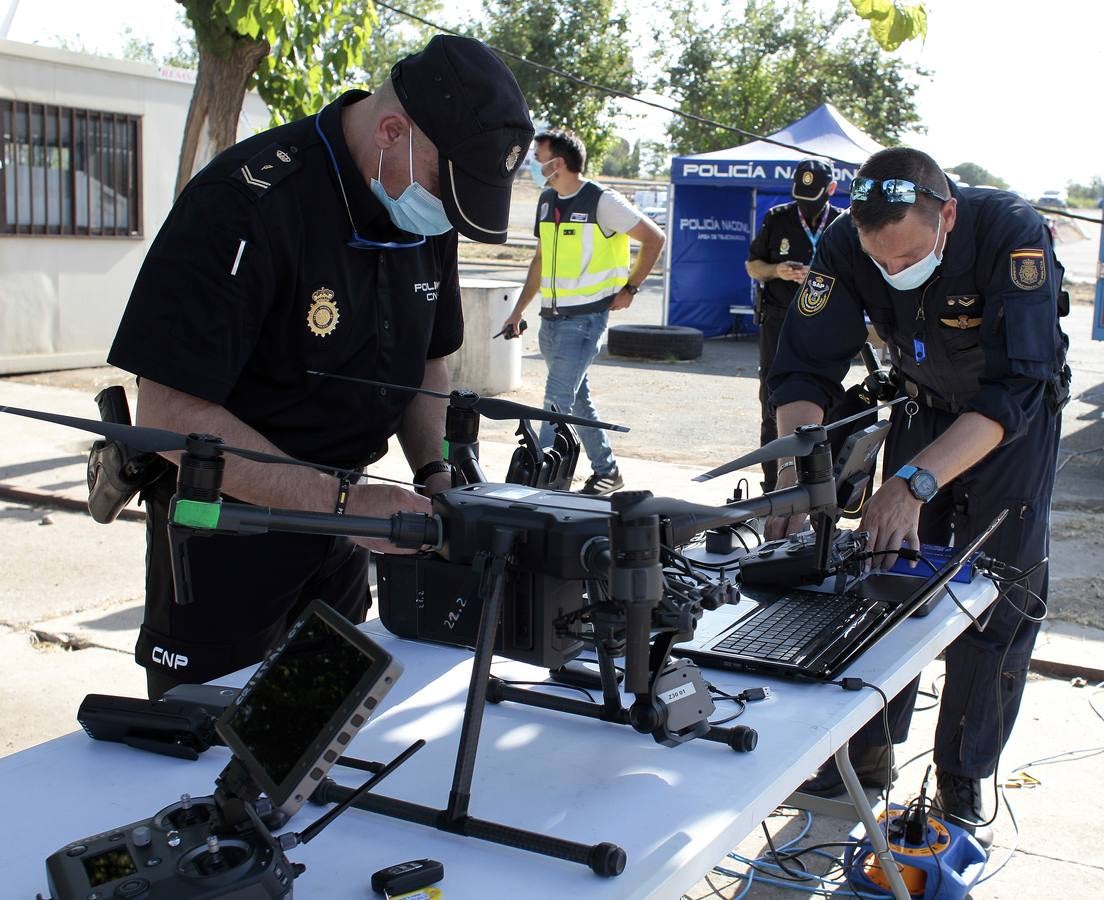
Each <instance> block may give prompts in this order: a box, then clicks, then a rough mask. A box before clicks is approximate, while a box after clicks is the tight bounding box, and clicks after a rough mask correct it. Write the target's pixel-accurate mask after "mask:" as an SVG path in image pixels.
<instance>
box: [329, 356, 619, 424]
mask: <svg viewBox="0 0 1104 900" xmlns="http://www.w3.org/2000/svg"><path fill="white" fill-rule="evenodd" d="M307 374H308V375H317V376H319V377H320V378H337V379H339V380H340V381H353V382H356V383H357V384H366V385H369V386H370V387H381V388H387V389H388V390H395V391H408V392H409V393H411V394H425V395H426V396H427V397H440V398H441V399H443V400H452V399H454V398H457V399H459V400H460V401H461V402H462V403H463V405H464V406H465V407H466V408H468V409H474V410H475V411H476V412H477V413H479V415H481V416H486V417H487V418H488V419H496V420H503V419H536V420H537V421H538V422H566V423H567V424H569V425H584V426H586V427H588V428H604V429H606V430H607V431H621V432H627V431H628V430H629V428H628V426H626V425H614V424H611V423H610V422H597V421H595V420H594V419H584V418H582V417H580V416H571V415H568V414H567V413H559V412H554V411H552V410H550V409H544V408H543V407H540V406H526V405H525V404H523V403H515V402H514V401H512V400H499V399H498V398H495V397H480V396H479V395H478V394H477V393H476V392H475V391H453V392H452V393H451V394H445V393H442V392H441V391H431V390H429V389H428V388H421V387H409V386H407V385H405V384H390V383H389V382H386V381H373V380H371V379H370V378H354V377H353V376H352V375H333V374H331V373H329V372H317V371H315V370H314V369H308V370H307Z"/></svg>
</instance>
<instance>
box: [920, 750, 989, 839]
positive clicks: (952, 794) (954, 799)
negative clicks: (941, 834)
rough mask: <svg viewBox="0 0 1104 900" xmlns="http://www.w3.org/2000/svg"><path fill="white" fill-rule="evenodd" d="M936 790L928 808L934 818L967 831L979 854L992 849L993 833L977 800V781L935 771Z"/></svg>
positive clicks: (981, 804) (987, 817) (983, 805)
mask: <svg viewBox="0 0 1104 900" xmlns="http://www.w3.org/2000/svg"><path fill="white" fill-rule="evenodd" d="M935 781H936V785H937V790H936V792H935V799H934V800H933V801H932V805H933V806H934V807H935V813H936V815H938V816H940V817H941V818H943V819H946V820H947V821H948V822H950V823H951V824H952V825H957V826H958V827H959V828H961V829H962V830H963V831H968V832H969V833H970V834H972V835H973V836H974V839H975V840H976V841H977V842H978V843H979V844H980V845H981V849H982V850H988V849H989V848H990V847H992V846H993V829H992V828H991V827H989V825H988V821H989V816H987V815H986V814H985V804H984V803H983V802H982V799H981V780H980V779H978V778H967V777H966V776H965V775H953V774H951V773H950V772H940V771H938V770H937V771H936V773H935Z"/></svg>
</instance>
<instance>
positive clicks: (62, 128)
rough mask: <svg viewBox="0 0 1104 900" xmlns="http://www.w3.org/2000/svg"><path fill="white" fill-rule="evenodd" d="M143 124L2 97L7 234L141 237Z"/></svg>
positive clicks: (2, 220)
mask: <svg viewBox="0 0 1104 900" xmlns="http://www.w3.org/2000/svg"><path fill="white" fill-rule="evenodd" d="M141 134H142V130H141V119H140V118H139V117H138V116H129V115H124V114H120V113H109V112H97V111H95V110H89V109H74V108H72V107H68V106H54V105H52V104H48V103H27V102H23V101H20V100H4V99H0V141H2V143H0V234H20V235H35V234H45V235H52V234H61V235H96V236H123V237H138V236H141V233H142V215H141V214H142V182H141V152H140V140H141Z"/></svg>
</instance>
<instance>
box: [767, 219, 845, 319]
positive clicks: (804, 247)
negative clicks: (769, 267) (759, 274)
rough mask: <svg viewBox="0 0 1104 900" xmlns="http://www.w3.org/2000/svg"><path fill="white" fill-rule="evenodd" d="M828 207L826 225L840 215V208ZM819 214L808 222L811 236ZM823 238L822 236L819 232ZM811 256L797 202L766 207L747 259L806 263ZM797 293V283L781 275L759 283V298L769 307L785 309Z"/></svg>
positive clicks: (815, 227)
mask: <svg viewBox="0 0 1104 900" xmlns="http://www.w3.org/2000/svg"><path fill="white" fill-rule="evenodd" d="M827 206H828V224H829V225H831V224H832V223H833V222H834V221H835V220H836V219H837V218H838V217H839V215H840V209H839V208H838V207H836V206H832V204H831V203H830V202H829V203H828V204H827ZM823 215H824V212H823V210H822V211H821V215H820V216H817V218H816V221H815V222H813V223H811V225H810V228H811V230H812V232H813V234H814V235H815V234H816V232H817V229H818V228H819V227H820V220H821V216H823ZM821 236H822V237H823V235H821ZM812 257H813V244H812V241H810V240H809V236H808V235H807V234H806V232H805V229H804V228H803V227H802V222H801V218H800V212H799V210H798V208H797V201H796V200H793V201H790V202H789V203H780V204H779V205H778V206H772V207H771V208H770V209H768V210H767V214H766V215H765V216H764V217H763V225H762V227H761V228H760V229H759V233H758V234H756V235H755V239H754V240H753V241H752V242H751V246H750V247H749V248H748V259H749V260H753V259H757V260H760V261H762V262H765V263H780V262H799V263H801V264H803V265H808V264H809V260H811V259H812ZM796 293H797V285H796V284H794V283H793V282H792V281H786V280H785V279H784V278H771V279H769V280H767V281H766V282H764V283H763V299H764V301H765V302H767V303H769V304H770V305H771V306H777V307H780V308H782V309H789V306H790V302H791V301H792V300H793V298H794V295H795V294H796Z"/></svg>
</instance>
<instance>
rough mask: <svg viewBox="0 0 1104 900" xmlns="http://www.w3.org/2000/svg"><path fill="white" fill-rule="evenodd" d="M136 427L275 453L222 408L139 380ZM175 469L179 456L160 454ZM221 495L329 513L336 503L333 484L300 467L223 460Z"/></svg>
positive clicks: (277, 451)
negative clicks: (206, 435)
mask: <svg viewBox="0 0 1104 900" xmlns="http://www.w3.org/2000/svg"><path fill="white" fill-rule="evenodd" d="M137 424H138V425H141V426H148V427H153V428H162V429H166V430H168V431H176V432H180V433H182V434H188V433H191V432H195V433H210V434H217V435H218V436H219V437H221V438H222V439H223V440H224V441H225V442H226V443H227V444H229V445H231V446H234V447H244V448H246V449H249V450H257V451H260V452H262V453H270V454H273V455H275V456H286V455H287V454H286V453H284V452H283V451H282V450H281V449H280V448H279V447H277V446H276V445H275V444H273V443H272V442H271V441H269V440H268V439H267V438H265V437H264V436H263V435H262V434H260V432H258V431H256V430H255V429H253V428H251V427H250V426H249V425H247V424H246V423H245V422H243V421H242V420H241V419H239V418H238V417H237V416H235V415H234V414H233V413H231V412H230V411H229V410H227V409H226V408H225V407H222V406H219V405H218V404H217V403H211V402H210V401H207V400H203V399H201V398H199V397H195V396H192V395H191V394H185V393H183V392H182V391H178V390H176V389H175V388H171V387H167V386H166V385H163V384H158V383H157V382H155V381H150V380H149V379H148V378H143V379H141V380H140V381H139V383H138V410H137ZM162 456H164V457H165V458H166V459H168V460H170V461H171V462H173V463H175V464H176V465H180V453H178V452H171V453H163V454H162ZM225 459H226V468H225V471H224V473H223V478H222V486H221V488H222V491H223V492H224V493H226V494H229V495H230V496H232V497H237V498H238V499H240V500H244V501H246V502H248V503H256V504H259V505H262V506H285V507H290V508H295V509H308V510H314V511H317V512H323V511H326V512H329V511H330V510H332V509H333V508H334V505H335V503H336V500H337V490H338V480H337V479H336V478H334V477H333V476H332V475H326V474H324V473H322V472H317V471H313V470H311V469H305V468H301V467H293V466H274V465H270V464H268V463H260V462H254V461H252V460H246V459H241V458H239V457H236V456H232V455H229V454H228V455H227V456H226V457H225Z"/></svg>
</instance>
